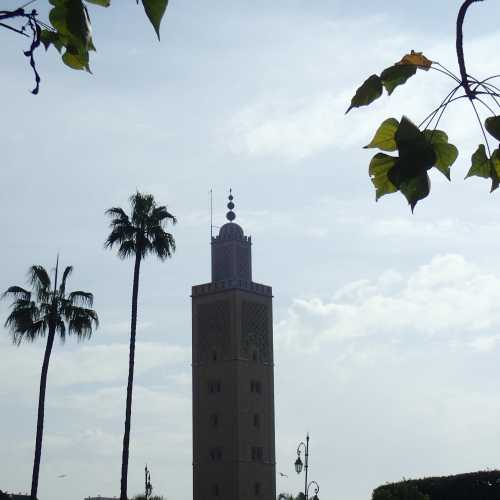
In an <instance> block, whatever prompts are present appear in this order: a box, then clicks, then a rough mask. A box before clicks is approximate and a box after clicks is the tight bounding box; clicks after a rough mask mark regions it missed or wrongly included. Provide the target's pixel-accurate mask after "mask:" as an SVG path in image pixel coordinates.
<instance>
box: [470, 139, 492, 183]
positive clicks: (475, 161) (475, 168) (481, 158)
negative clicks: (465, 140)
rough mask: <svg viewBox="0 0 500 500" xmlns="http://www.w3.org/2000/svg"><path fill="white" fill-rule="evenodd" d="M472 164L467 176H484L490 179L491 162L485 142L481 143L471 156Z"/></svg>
mask: <svg viewBox="0 0 500 500" xmlns="http://www.w3.org/2000/svg"><path fill="white" fill-rule="evenodd" d="M471 162H472V166H471V167H470V169H469V172H467V175H466V176H465V178H466V179H467V177H483V178H484V179H489V178H490V177H491V162H490V159H489V158H488V155H487V154H486V148H485V146H484V144H479V146H478V147H477V149H476V151H475V152H474V154H473V155H472V157H471Z"/></svg>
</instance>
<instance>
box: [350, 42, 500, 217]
mask: <svg viewBox="0 0 500 500" xmlns="http://www.w3.org/2000/svg"><path fill="white" fill-rule="evenodd" d="M436 66H439V67H436ZM417 69H423V70H429V69H435V70H436V71H438V72H440V73H443V74H445V75H446V76H448V77H450V78H452V79H453V80H454V81H455V82H456V83H457V85H456V87H455V88H454V89H453V90H452V91H451V92H450V93H449V94H448V95H447V96H446V97H445V99H444V100H443V102H442V103H441V104H440V105H439V106H438V107H437V108H436V109H434V110H433V111H432V112H431V113H430V114H429V115H428V116H427V117H426V118H425V119H424V120H423V122H422V123H421V124H420V125H419V126H418V127H417V126H416V125H414V124H413V123H412V122H411V121H410V120H409V119H408V118H406V117H405V116H403V118H402V119H401V121H400V122H398V120H396V119H395V118H389V119H387V120H385V121H384V122H382V124H381V125H380V126H379V128H378V130H377V131H376V133H375V136H374V137H373V139H372V141H371V142H370V143H369V144H368V145H367V146H365V148H378V149H380V150H381V151H384V153H377V154H375V156H373V158H372V159H371V161H370V165H369V168H368V173H369V176H370V178H371V181H372V183H373V185H374V187H375V192H376V199H377V200H378V199H379V198H380V197H382V196H384V195H386V194H389V193H394V192H396V191H400V192H401V193H402V194H403V195H404V196H405V198H406V199H407V201H408V203H409V204H410V206H411V209H412V211H413V209H414V208H415V205H416V204H417V202H418V201H420V200H422V199H423V198H425V197H426V196H428V194H429V193H430V179H429V175H428V173H427V172H428V171H429V170H430V169H431V168H433V167H435V168H436V169H437V170H439V171H440V172H441V173H442V174H443V175H444V176H445V177H446V178H447V179H448V180H450V167H451V166H452V165H453V163H454V162H455V160H456V159H457V157H458V149H457V148H456V146H454V145H453V144H450V143H449V142H448V136H447V134H446V133H445V132H444V131H442V130H438V129H437V127H438V125H439V121H440V120H441V118H442V116H443V114H444V112H445V110H446V108H447V107H448V105H449V104H450V103H451V102H453V101H456V100H458V99H463V98H466V99H469V101H470V103H471V104H472V107H473V109H474V112H475V115H476V117H477V119H478V122H479V126H480V129H481V132H482V134H483V137H484V141H485V143H486V145H485V144H480V145H479V146H478V148H477V149H476V151H475V152H474V154H473V155H472V157H471V166H470V168H469V171H468V173H467V175H466V177H472V176H477V177H482V178H487V179H490V180H491V191H494V190H495V189H497V188H498V186H499V185H500V147H499V148H497V149H495V150H493V151H491V149H490V146H489V143H488V138H487V136H486V132H485V131H487V132H488V133H489V134H490V135H491V136H492V137H494V138H495V139H496V141H500V116H498V115H496V114H495V112H494V111H493V110H492V108H491V107H490V106H489V105H488V104H486V102H484V101H483V96H487V97H488V98H490V99H491V100H492V101H493V103H494V105H498V106H499V107H500V89H498V88H497V87H495V85H493V84H492V83H491V80H492V79H493V78H496V76H494V77H490V78H486V79H484V80H482V81H479V80H477V79H476V78H473V77H472V76H470V75H467V74H465V76H464V79H463V80H460V79H459V78H458V77H457V76H456V75H454V74H453V73H452V72H451V71H449V70H448V69H447V68H445V67H444V66H442V65H441V64H440V63H438V62H433V61H430V60H429V59H427V58H426V57H425V56H424V55H423V54H422V53H421V52H415V51H413V50H412V51H411V53H410V54H406V55H405V56H404V57H403V58H402V59H401V61H399V62H397V63H396V64H394V65H393V66H390V67H389V68H386V69H385V70H384V71H382V73H381V74H380V76H379V75H371V76H370V77H368V78H367V79H366V80H365V81H364V82H363V84H362V85H361V86H360V87H359V88H358V89H357V90H356V93H355V94H354V96H353V97H352V99H351V104H350V106H349V108H348V109H347V111H346V113H347V112H349V111H350V110H351V109H352V108H359V107H361V106H366V105H368V104H371V103H372V102H373V101H375V100H376V99H378V98H379V97H380V96H381V95H382V92H383V89H384V88H385V89H386V91H387V94H388V95H391V94H392V92H393V91H394V89H395V88H397V87H398V86H399V85H402V84H404V83H406V81H407V80H408V79H409V78H410V77H411V76H413V75H414V74H415V73H416V71H417ZM498 76H499V77H500V75H498ZM459 89H462V90H463V92H464V93H463V95H456V94H457V91H458V90H459ZM475 102H478V103H480V104H481V105H483V106H484V107H485V108H486V109H487V110H488V111H489V113H491V114H493V116H489V117H488V118H486V120H485V121H484V125H483V123H482V122H481V119H480V115H479V113H478V110H477V107H476V104H475ZM431 125H433V127H432V128H431ZM421 127H423V129H421ZM392 151H398V153H399V156H391V155H388V154H386V153H385V152H392Z"/></svg>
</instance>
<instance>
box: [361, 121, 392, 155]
mask: <svg viewBox="0 0 500 500" xmlns="http://www.w3.org/2000/svg"><path fill="white" fill-rule="evenodd" d="M398 127H399V122H398V121H397V120H396V118H388V119H387V120H385V121H384V122H382V124H381V125H380V127H379V128H378V130H377V131H376V132H375V136H374V137H373V139H372V140H371V142H370V144H367V145H366V146H365V149H369V148H378V149H381V150H382V151H396V149H397V148H398V147H397V145H396V138H395V135H396V130H397V129H398Z"/></svg>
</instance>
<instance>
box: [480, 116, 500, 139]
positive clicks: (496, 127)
mask: <svg viewBox="0 0 500 500" xmlns="http://www.w3.org/2000/svg"><path fill="white" fill-rule="evenodd" d="M484 126H485V127H486V130H487V131H488V132H489V133H490V134H491V135H492V136H493V137H494V138H495V139H496V140H497V141H500V116H490V117H489V118H486V120H485V122H484Z"/></svg>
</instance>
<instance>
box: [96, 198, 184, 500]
mask: <svg viewBox="0 0 500 500" xmlns="http://www.w3.org/2000/svg"><path fill="white" fill-rule="evenodd" d="M130 205H131V208H132V212H131V217H129V216H128V215H127V214H126V213H125V211H124V210H123V209H121V208H119V207H113V208H110V209H109V210H107V211H106V214H107V215H108V216H110V218H111V222H110V228H111V233H110V234H109V236H108V238H107V240H106V242H105V247H106V248H112V247H113V246H115V245H117V246H118V256H119V257H120V258H122V259H125V258H127V257H132V256H133V257H134V258H135V264H134V281H133V285H132V314H131V321H130V350H129V365H128V382H127V403H126V407H125V432H124V434H123V452H122V473H121V483H120V500H127V475H128V457H129V442H130V416H131V412H132V387H133V383H134V359H135V334H136V325H137V296H138V294H139V271H140V268H141V261H142V259H144V258H145V257H146V256H147V255H148V254H154V255H156V256H157V257H158V258H159V259H160V260H165V259H166V258H168V257H171V256H172V253H173V252H174V251H175V240H174V237H173V236H172V235H171V234H170V233H167V232H166V231H165V229H164V226H166V224H167V223H168V222H169V221H170V222H171V223H172V224H175V223H176V222H177V220H176V218H175V217H174V216H173V215H172V214H171V213H169V212H168V211H167V208H166V207H164V206H157V205H156V202H155V199H154V197H153V196H152V195H150V194H143V193H139V192H136V193H135V194H133V195H132V196H131V197H130Z"/></svg>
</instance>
